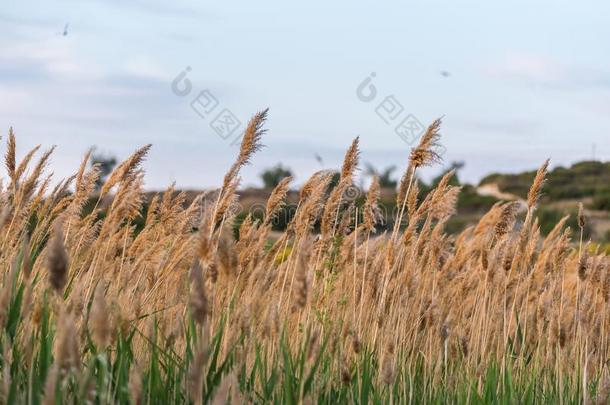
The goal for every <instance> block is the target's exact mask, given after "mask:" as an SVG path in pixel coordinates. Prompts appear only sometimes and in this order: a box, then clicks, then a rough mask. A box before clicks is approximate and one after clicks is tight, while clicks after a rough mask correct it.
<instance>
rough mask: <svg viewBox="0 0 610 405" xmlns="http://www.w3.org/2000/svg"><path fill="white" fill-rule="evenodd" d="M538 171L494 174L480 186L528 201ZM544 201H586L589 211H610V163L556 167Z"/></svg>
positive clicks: (551, 175) (545, 192)
mask: <svg viewBox="0 0 610 405" xmlns="http://www.w3.org/2000/svg"><path fill="white" fill-rule="evenodd" d="M535 175H536V171H535V170H532V171H529V172H523V173H518V174H500V173H493V174H490V175H488V176H486V177H485V178H484V179H483V180H481V183H480V185H481V186H483V185H486V184H487V185H489V184H495V185H497V186H498V189H499V190H501V191H502V192H505V193H511V194H516V195H518V196H520V197H523V198H525V197H526V196H527V192H528V190H529V187H530V185H531V184H532V181H533V179H534V176H535ZM543 198H544V200H545V201H548V202H551V201H552V202H556V201H560V200H575V199H586V200H587V201H588V206H589V208H590V209H594V210H604V211H610V162H606V163H602V162H598V161H584V162H579V163H575V164H574V165H572V166H571V167H569V168H565V167H561V166H560V167H557V168H555V169H553V170H552V171H550V172H549V175H548V180H547V186H546V187H545V188H544V197H543Z"/></svg>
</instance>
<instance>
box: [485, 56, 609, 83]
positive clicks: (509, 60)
mask: <svg viewBox="0 0 610 405" xmlns="http://www.w3.org/2000/svg"><path fill="white" fill-rule="evenodd" d="M483 71H484V73H485V74H486V75H487V76H488V77H491V78H493V79H497V80H502V81H510V82H515V83H520V84H524V85H526V86H531V87H537V88H543V89H547V90H559V91H580V90H596V89H601V90H608V89H610V70H608V69H604V68H601V67H585V66H580V65H573V64H566V63H562V62H560V61H557V60H555V59H552V58H548V57H545V56H541V55H532V54H524V53H510V54H507V55H505V56H504V57H502V58H500V59H499V60H496V61H494V62H492V63H489V64H488V65H487V66H485V67H484V69H483Z"/></svg>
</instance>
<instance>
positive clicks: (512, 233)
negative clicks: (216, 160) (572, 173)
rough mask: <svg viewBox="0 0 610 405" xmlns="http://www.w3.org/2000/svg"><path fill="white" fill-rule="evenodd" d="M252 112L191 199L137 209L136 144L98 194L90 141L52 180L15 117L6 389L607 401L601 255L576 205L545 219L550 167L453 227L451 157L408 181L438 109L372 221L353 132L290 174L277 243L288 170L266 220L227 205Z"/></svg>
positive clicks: (3, 293)
mask: <svg viewBox="0 0 610 405" xmlns="http://www.w3.org/2000/svg"><path fill="white" fill-rule="evenodd" d="M266 115H267V112H266V111H263V112H261V113H258V114H256V115H255V116H254V117H253V118H252V120H251V121H250V123H249V125H248V126H247V128H246V131H245V134H244V138H243V142H242V145H241V149H240V152H239V155H238V157H237V160H236V161H235V163H234V164H233V165H232V166H231V167H230V168H229V170H228V172H227V174H226V176H225V177H224V179H223V185H222V187H221V188H220V189H219V190H216V191H213V192H209V193H205V194H204V195H202V196H201V197H200V198H197V199H196V200H195V201H194V202H193V203H192V204H189V205H186V204H185V195H184V194H183V193H176V192H174V190H173V188H172V187H170V188H169V189H168V190H167V192H165V193H164V194H162V195H158V196H156V197H155V198H154V199H153V200H152V201H151V202H150V203H146V204H145V201H144V198H143V196H144V190H143V186H142V184H143V175H144V172H143V170H142V169H141V164H142V162H143V160H144V158H145V156H146V153H147V152H148V150H149V148H150V146H145V147H144V148H142V149H140V150H138V151H136V152H135V153H134V154H133V155H132V156H131V157H130V158H128V159H127V160H126V161H125V162H123V163H122V164H121V165H119V166H118V167H117V168H116V169H115V171H114V172H113V173H112V174H111V175H110V176H109V177H108V180H106V182H105V183H104V184H103V185H101V191H99V192H98V191H96V190H97V187H98V185H97V183H98V179H99V169H98V168H97V167H96V166H95V165H93V166H91V165H90V158H91V157H90V155H87V156H85V158H84V159H83V162H82V164H81V166H80V167H79V168H78V169H77V171H76V173H75V175H74V176H73V177H72V178H70V179H68V180H65V181H63V182H60V183H59V185H58V186H56V187H55V188H51V184H52V182H51V178H50V177H49V176H47V175H46V174H45V173H46V169H47V168H46V166H47V163H48V159H49V157H50V155H51V153H50V152H51V151H49V152H48V153H43V154H42V156H41V157H40V158H39V160H38V161H37V162H34V160H33V159H34V156H35V155H36V153H37V151H38V150H37V149H36V150H34V151H33V152H31V153H29V154H26V155H25V157H24V158H23V160H22V161H21V162H17V161H16V157H15V156H16V155H17V153H16V148H17V146H16V138H15V136H14V134H13V132H12V130H11V132H10V134H9V137H8V142H7V151H6V156H5V165H6V169H7V173H8V180H7V181H6V183H5V184H6V186H5V187H3V189H2V194H1V198H0V207H1V209H0V246H1V249H0V264H1V266H2V269H4V271H3V272H2V274H1V278H0V279H1V287H0V304H1V305H0V330H1V334H0V382H1V383H0V402H1V403H24V404H63V403H75V404H80V403H95V404H108V403H124V404H127V403H131V404H144V403H169V404H173V403H180V404H181V403H194V404H203V403H213V404H224V403H234V404H237V403H278V404H279V403H282V404H284V403H286V404H304V403H328V404H335V403H359V404H368V403H372V404H382V403H413V404H417V403H438V404H445V403H457V404H466V403H475V404H487V403H506V404H511V403H532V404H533V403H548V404H557V403H560V404H572V403H574V404H576V403H606V400H607V399H608V397H609V395H608V394H610V378H609V373H608V365H607V362H608V358H609V357H608V355H609V349H610V347H609V343H608V338H607V336H608V333H607V328H608V321H609V316H608V302H609V299H610V274H609V273H608V259H607V258H606V257H605V256H604V255H603V254H601V253H598V250H596V249H595V247H594V246H593V245H591V244H588V243H587V240H586V238H585V237H584V230H585V227H586V223H587V219H586V218H585V217H584V215H583V214H582V213H581V214H580V215H578V216H577V218H576V222H575V227H576V228H575V229H574V231H573V232H572V231H571V230H570V229H569V228H567V227H566V226H565V225H566V221H567V218H563V219H560V220H559V221H558V223H557V224H556V226H555V227H554V228H553V229H552V230H550V231H549V233H548V235H547V236H546V237H543V236H542V235H541V231H540V226H539V225H538V221H537V218H536V216H537V215H536V208H537V205H538V200H539V198H540V194H541V190H542V188H543V185H544V181H545V178H546V170H547V165H546V163H545V164H544V165H543V166H542V167H541V168H540V170H539V171H538V172H537V173H536V174H535V175H534V176H533V180H532V182H533V184H532V185H531V187H530V190H529V192H528V193H527V194H528V200H527V210H526V212H523V213H519V212H518V210H517V209H516V206H515V205H514V204H513V203H510V202H509V203H498V204H495V205H494V206H493V207H492V208H491V209H490V211H489V212H488V213H487V214H486V215H485V216H483V217H482V218H481V219H480V221H479V223H478V224H477V225H475V226H470V227H467V228H466V229H465V230H463V231H462V232H461V233H459V234H458V235H455V236H450V235H448V234H447V233H446V229H445V226H446V225H447V224H448V222H449V221H450V219H451V218H452V216H453V215H454V213H455V211H456V204H457V203H458V199H459V193H460V187H459V186H456V185H454V184H452V180H451V177H452V176H453V173H451V172H449V173H447V174H446V175H445V176H443V177H442V178H441V179H439V181H438V182H436V187H435V188H434V189H433V190H431V191H428V190H426V194H425V197H424V198H421V197H422V193H420V191H419V186H418V182H417V180H416V179H417V172H418V170H419V168H420V167H422V166H425V165H429V164H433V163H435V162H436V161H438V159H439V156H438V155H437V154H436V152H435V148H436V147H437V146H438V143H439V141H440V124H441V123H440V121H435V122H434V123H433V124H432V125H431V126H430V127H429V128H428V131H427V132H426V134H425V135H424V136H423V137H422V140H421V142H420V144H419V145H418V146H416V147H415V148H414V149H413V151H412V152H411V155H410V157H409V165H408V167H407V168H406V170H405V174H404V176H403V178H402V181H401V183H400V185H399V192H398V198H397V201H396V207H397V211H398V213H399V214H400V215H399V217H398V218H397V220H396V221H394V223H393V227H392V228H391V229H388V230H387V231H386V232H383V233H382V232H377V229H378V228H379V225H380V223H379V221H380V209H379V198H380V192H379V184H378V183H377V182H376V181H374V182H373V184H372V185H371V187H370V190H369V191H368V192H367V193H366V196H365V197H363V198H364V201H360V202H359V203H357V204H356V202H355V201H354V200H353V199H352V198H350V191H352V187H353V184H354V183H353V182H354V173H355V171H356V170H357V167H358V164H359V156H360V152H359V144H358V139H356V140H354V142H353V143H352V145H351V146H350V147H349V148H348V151H347V153H346V157H345V161H344V164H343V165H342V167H341V170H340V175H339V177H338V178H337V177H336V176H335V174H334V172H319V173H316V174H314V175H313V176H312V177H311V179H310V180H309V181H307V182H306V183H305V184H304V185H303V186H302V188H301V189H300V190H299V196H300V199H299V202H298V204H297V206H296V207H295V209H294V211H293V215H291V218H290V221H289V223H288V225H287V228H286V231H285V232H284V233H283V234H282V236H281V237H280V238H279V239H278V240H276V241H274V242H273V243H272V244H270V243H269V240H270V238H269V235H270V233H271V230H272V226H273V221H272V219H273V218H274V216H275V215H277V214H278V213H279V212H280V211H281V210H282V208H283V207H284V205H285V199H286V194H287V193H288V189H289V181H290V179H286V180H284V181H282V182H280V183H279V184H278V186H277V187H276V189H275V190H274V191H273V192H272V194H271V196H270V198H269V201H268V203H267V205H266V207H265V209H264V215H262V217H261V216H260V215H258V216H257V217H256V218H254V217H252V216H248V217H245V218H243V217H241V218H236V215H237V210H236V209H235V206H236V205H235V203H236V194H235V192H236V190H237V189H238V186H239V173H240V172H241V170H242V169H243V168H244V167H245V166H246V165H247V164H248V163H249V162H250V161H251V159H252V157H253V154H254V153H255V152H256V151H258V150H259V149H260V148H261V141H262V138H263V136H264V129H263V124H264V122H265V119H266ZM92 199H93V201H94V202H93V203H91V201H92ZM145 206H146V207H147V208H146V210H145V209H144V207H145ZM237 219H239V221H238V222H237V225H235V224H236V221H237ZM234 227H235V228H236V230H237V232H234ZM572 234H574V237H572Z"/></svg>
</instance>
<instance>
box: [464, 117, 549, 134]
mask: <svg viewBox="0 0 610 405" xmlns="http://www.w3.org/2000/svg"><path fill="white" fill-rule="evenodd" d="M457 126H458V128H459V129H463V130H466V131H474V132H482V133H486V134H499V135H510V136H511V137H514V136H528V137H529V136H532V135H533V134H536V133H537V132H539V131H540V129H541V128H542V126H543V125H542V123H541V122H539V121H536V120H533V119H522V118H514V119H497V120H492V119H487V120H480V119H472V120H463V121H462V122H459V123H457Z"/></svg>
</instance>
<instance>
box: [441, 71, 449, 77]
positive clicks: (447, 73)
mask: <svg viewBox="0 0 610 405" xmlns="http://www.w3.org/2000/svg"><path fill="white" fill-rule="evenodd" d="M441 76H443V77H449V76H451V73H449V72H447V71H446V70H441Z"/></svg>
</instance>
